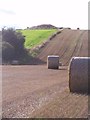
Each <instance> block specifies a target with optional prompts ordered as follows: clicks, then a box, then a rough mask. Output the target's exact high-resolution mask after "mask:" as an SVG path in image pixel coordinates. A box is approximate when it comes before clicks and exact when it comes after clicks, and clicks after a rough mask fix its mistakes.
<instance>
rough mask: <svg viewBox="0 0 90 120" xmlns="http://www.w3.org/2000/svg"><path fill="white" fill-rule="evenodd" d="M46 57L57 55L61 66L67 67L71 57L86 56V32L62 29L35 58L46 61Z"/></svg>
mask: <svg viewBox="0 0 90 120" xmlns="http://www.w3.org/2000/svg"><path fill="white" fill-rule="evenodd" d="M48 55H59V57H60V61H61V62H62V63H63V65H68V64H69V61H70V59H71V57H73V56H77V57H78V56H79V57H87V56H88V31H87V30H69V29H64V30H63V31H62V32H61V33H60V34H58V35H57V36H56V37H54V38H53V39H52V40H51V41H49V42H48V44H47V45H46V46H45V47H44V48H42V49H41V51H40V53H39V55H38V56H37V57H38V58H39V59H41V60H42V61H45V62H46V61H47V56H48Z"/></svg>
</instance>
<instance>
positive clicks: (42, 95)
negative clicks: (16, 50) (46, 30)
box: [2, 29, 88, 118]
mask: <svg viewBox="0 0 90 120" xmlns="http://www.w3.org/2000/svg"><path fill="white" fill-rule="evenodd" d="M24 32H25V31H24ZM36 32H37V30H36ZM38 32H40V31H38ZM54 32H55V31H54ZM29 35H30V34H29ZM27 36H28V35H27ZM42 36H43V35H42ZM39 37H40V36H39ZM34 41H36V40H34ZM35 44H36V43H35ZM31 47H32V46H31ZM48 55H59V57H60V60H59V62H61V63H62V66H59V69H48V68H47V64H46V62H47V56H48ZM73 56H78V57H82V56H83V57H87V56H88V31H87V30H70V29H64V30H62V31H61V32H60V33H59V34H56V36H55V37H54V38H52V40H48V42H47V44H45V46H44V47H43V48H40V49H39V53H38V55H37V56H36V57H35V58H33V60H32V64H31V65H7V66H5V65H3V66H2V72H3V76H2V79H3V80H2V82H3V84H2V91H3V98H2V99H3V102H2V111H3V114H2V116H3V118H87V117H88V95H87V94H86V93H85V94H84V93H72V92H70V89H69V63H70V60H71V58H72V57H73ZM41 63H42V64H41ZM81 77H82V76H81ZM80 84H81V85H82V83H80Z"/></svg>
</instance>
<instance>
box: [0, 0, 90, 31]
mask: <svg viewBox="0 0 90 120" xmlns="http://www.w3.org/2000/svg"><path fill="white" fill-rule="evenodd" d="M88 2H89V1H88V0H0V29H1V28H3V27H4V26H7V27H14V28H22V29H25V28H27V27H32V26H36V25H40V24H52V25H54V26H56V27H70V28H72V29H77V28H78V27H79V28H81V29H88Z"/></svg>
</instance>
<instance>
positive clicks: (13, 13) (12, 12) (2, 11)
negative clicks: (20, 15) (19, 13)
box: [0, 9, 16, 15]
mask: <svg viewBox="0 0 90 120" xmlns="http://www.w3.org/2000/svg"><path fill="white" fill-rule="evenodd" d="M0 12H1V13H4V14H9V15H15V14H16V13H15V12H14V11H12V10H5V9H0Z"/></svg>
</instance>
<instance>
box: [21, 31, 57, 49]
mask: <svg viewBox="0 0 90 120" xmlns="http://www.w3.org/2000/svg"><path fill="white" fill-rule="evenodd" d="M56 31H57V30H56V29H48V30H20V32H21V33H22V34H23V35H24V36H25V44H24V46H25V48H33V47H36V46H37V45H40V44H42V43H43V42H45V41H46V40H47V39H48V38H49V37H50V36H51V35H52V34H54V33H55V32H56Z"/></svg>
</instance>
